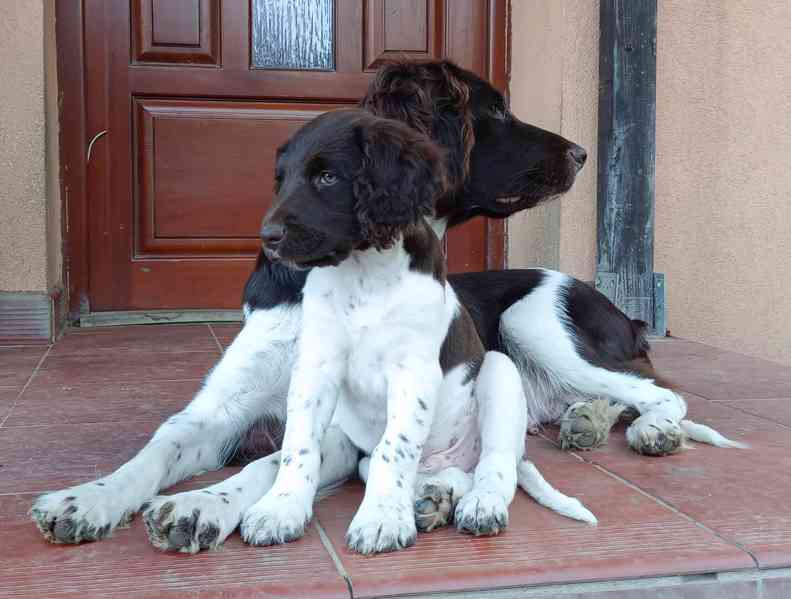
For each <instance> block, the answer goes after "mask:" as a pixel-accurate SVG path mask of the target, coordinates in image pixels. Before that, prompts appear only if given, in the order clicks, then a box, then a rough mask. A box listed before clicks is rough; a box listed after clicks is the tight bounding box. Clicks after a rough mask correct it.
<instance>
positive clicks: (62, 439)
mask: <svg viewBox="0 0 791 599" xmlns="http://www.w3.org/2000/svg"><path fill="white" fill-rule="evenodd" d="M156 426H157V423H154V422H117V423H113V424H109V425H99V426H95V425H92V424H74V425H68V424H64V425H55V426H38V427H14V428H2V429H0V464H2V468H0V493H31V492H42V491H47V490H54V489H61V488H63V487H67V486H71V485H75V484H77V483H82V482H86V481H89V480H93V479H95V478H98V477H100V476H103V475H105V474H108V473H109V472H111V471H112V470H113V469H114V468H117V467H118V466H120V465H121V464H123V463H124V462H125V461H127V460H128V459H129V458H131V457H132V456H133V455H134V454H135V453H137V451H138V450H139V449H140V448H141V447H143V445H144V444H145V443H146V441H148V439H149V438H150V436H151V434H152V433H153V432H154V430H155V429H156Z"/></svg>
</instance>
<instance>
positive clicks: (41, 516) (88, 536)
mask: <svg viewBox="0 0 791 599" xmlns="http://www.w3.org/2000/svg"><path fill="white" fill-rule="evenodd" d="M136 509H137V506H135V507H134V508H133V507H132V506H129V505H124V495H123V493H122V492H120V493H119V492H118V491H117V490H116V489H115V488H114V487H112V486H111V485H110V484H108V483H105V482H103V481H95V482H91V483H85V484H83V485H78V486H76V487H71V488H70V489H64V490H62V491H55V492H53V493H47V494H45V495H41V496H40V497H39V498H38V499H36V501H35V503H33V507H32V508H30V516H31V517H32V518H33V520H34V521H35V523H36V526H38V529H39V530H40V531H41V534H42V535H44V538H45V539H47V540H48V541H50V542H51V543H75V544H76V543H82V542H85V541H99V540H101V539H105V538H107V537H109V536H110V534H111V533H112V531H113V529H115V528H117V527H119V526H125V525H127V524H128V523H129V522H130V521H131V520H132V518H133V516H134V512H135V511H136Z"/></svg>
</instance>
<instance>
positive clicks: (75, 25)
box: [55, 0, 511, 322]
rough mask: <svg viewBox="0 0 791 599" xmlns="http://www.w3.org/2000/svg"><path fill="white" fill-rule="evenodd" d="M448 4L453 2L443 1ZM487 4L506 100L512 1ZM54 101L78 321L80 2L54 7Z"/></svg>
mask: <svg viewBox="0 0 791 599" xmlns="http://www.w3.org/2000/svg"><path fill="white" fill-rule="evenodd" d="M446 1H452V0H446ZM482 1H486V3H487V15H488V30H489V49H488V62H487V78H488V79H489V81H490V82H491V83H492V84H493V85H494V86H495V87H497V88H498V89H500V90H501V91H502V92H504V93H505V94H506V95H507V94H508V81H509V79H510V63H511V60H510V59H511V56H510V52H511V43H510V37H511V20H510V13H511V11H510V8H511V7H510V4H511V0H482ZM55 4H56V9H55V10H56V37H57V64H58V99H59V114H58V120H59V123H60V138H59V148H60V191H61V198H62V215H61V216H62V219H61V221H62V234H63V246H62V251H63V273H62V276H63V283H64V288H65V290H66V293H67V296H68V314H67V318H68V320H69V321H71V322H76V321H78V320H79V319H80V314H81V313H83V312H86V311H87V307H88V305H89V293H90V265H89V235H88V229H89V222H88V194H87V185H88V174H87V167H88V159H89V149H90V146H91V145H92V144H93V143H95V142H97V141H98V140H99V139H100V137H99V135H100V133H101V132H99V131H96V132H91V131H87V128H86V120H87V112H86V110H87V101H86V99H87V96H88V95H89V94H90V90H88V89H86V72H85V69H86V64H85V38H84V35H85V22H84V4H83V0H79V1H77V2H73V1H72V2H56V3H55ZM506 231H507V227H506V223H505V220H491V219H490V220H488V221H487V226H486V250H485V251H486V268H487V269H490V270H493V269H501V268H504V267H505V265H506V243H507V234H506Z"/></svg>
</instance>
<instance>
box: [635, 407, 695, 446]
mask: <svg viewBox="0 0 791 599" xmlns="http://www.w3.org/2000/svg"><path fill="white" fill-rule="evenodd" d="M684 439H685V435H684V431H683V430H681V427H680V426H679V424H678V423H677V422H675V421H673V420H671V419H670V418H666V417H664V416H661V415H657V414H651V413H648V414H643V415H642V416H640V417H639V418H638V419H636V420H635V421H634V422H632V424H631V426H630V427H629V428H628V429H627V430H626V440H627V441H628V442H629V446H630V447H631V448H632V449H634V450H635V451H636V452H637V453H641V454H643V455H648V456H665V455H669V454H671V453H676V452H677V451H679V450H680V449H681V448H682V447H683V446H684Z"/></svg>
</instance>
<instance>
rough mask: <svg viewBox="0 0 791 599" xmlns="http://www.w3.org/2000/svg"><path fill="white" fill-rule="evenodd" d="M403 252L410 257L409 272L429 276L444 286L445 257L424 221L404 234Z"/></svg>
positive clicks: (432, 232)
mask: <svg viewBox="0 0 791 599" xmlns="http://www.w3.org/2000/svg"><path fill="white" fill-rule="evenodd" d="M404 251H406V253H407V254H409V256H410V261H409V270H414V271H416V272H422V273H425V274H430V275H431V276H432V277H434V279H436V280H437V281H439V282H440V283H442V284H443V285H444V284H445V277H446V268H445V257H444V256H443V255H442V246H441V245H440V242H439V239H437V236H436V235H435V234H434V231H432V230H431V227H429V226H428V224H426V222H425V221H421V222H420V223H418V224H415V225H414V226H412V227H410V228H409V229H407V231H406V232H405V233H404Z"/></svg>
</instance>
